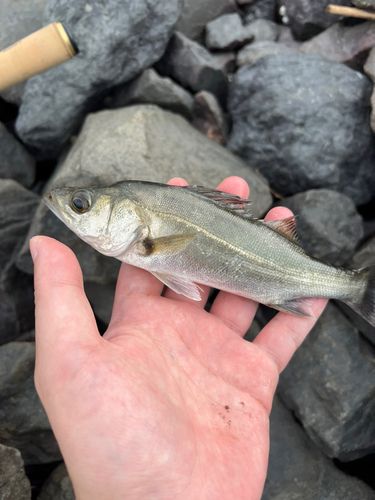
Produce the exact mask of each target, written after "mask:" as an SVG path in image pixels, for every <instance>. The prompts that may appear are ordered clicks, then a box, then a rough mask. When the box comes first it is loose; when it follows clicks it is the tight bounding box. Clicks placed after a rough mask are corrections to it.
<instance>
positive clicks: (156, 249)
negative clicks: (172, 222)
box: [137, 234, 195, 256]
mask: <svg viewBox="0 0 375 500" xmlns="http://www.w3.org/2000/svg"><path fill="white" fill-rule="evenodd" d="M194 238H195V234H172V235H170V236H161V237H160V238H150V237H147V238H144V239H143V240H142V241H140V242H138V243H137V251H138V252H139V253H140V254H141V255H143V256H148V255H156V254H158V255H162V254H165V255H167V254H173V253H178V252H181V251H182V250H184V249H185V248H186V247H187V246H188V244H189V243H190V242H191V241H192V240H193V239H194Z"/></svg>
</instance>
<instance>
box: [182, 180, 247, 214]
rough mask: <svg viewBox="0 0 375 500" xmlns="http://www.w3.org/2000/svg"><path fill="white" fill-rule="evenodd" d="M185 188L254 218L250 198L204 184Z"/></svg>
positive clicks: (184, 187)
mask: <svg viewBox="0 0 375 500" xmlns="http://www.w3.org/2000/svg"><path fill="white" fill-rule="evenodd" d="M183 189H187V190H188V191H192V192H193V193H198V194H200V195H202V196H204V197H206V198H208V199H209V200H212V201H214V202H215V203H217V204H218V205H220V206H221V207H222V208H225V209H226V210H229V211H230V212H233V213H235V214H237V215H241V216H242V217H245V218H248V219H252V218H253V217H252V214H251V201H250V200H246V199H243V198H240V197H239V196H236V195H235V194H230V193H224V192H223V191H217V190H216V189H210V188H206V187H204V186H183Z"/></svg>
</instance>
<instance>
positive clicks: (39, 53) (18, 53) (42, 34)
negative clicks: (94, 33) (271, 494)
mask: <svg viewBox="0 0 375 500" xmlns="http://www.w3.org/2000/svg"><path fill="white" fill-rule="evenodd" d="M77 52H78V50H77V47H76V45H75V44H74V42H73V41H72V40H71V38H70V37H69V35H68V33H67V32H66V30H65V28H64V26H63V25H62V24H61V23H52V24H49V25H48V26H45V27H44V28H41V29H40V30H38V31H35V32H34V33H31V35H28V36H27V37H25V38H22V39H21V40H19V41H18V42H16V43H14V44H13V45H11V46H10V47H8V48H6V49H4V50H2V51H0V91H1V90H4V89H6V88H8V87H10V86H12V85H15V84H16V83H20V82H23V81H24V80H27V79H28V78H30V77H32V76H34V75H37V74H39V73H43V72H44V71H46V70H48V69H50V68H53V67H54V66H57V65H59V64H61V63H63V62H65V61H67V60H69V59H71V58H72V57H74V56H75V55H76V54H77Z"/></svg>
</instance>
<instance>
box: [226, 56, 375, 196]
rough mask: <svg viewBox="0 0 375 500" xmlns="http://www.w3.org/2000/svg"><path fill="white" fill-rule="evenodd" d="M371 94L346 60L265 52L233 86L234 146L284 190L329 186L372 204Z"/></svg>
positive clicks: (374, 179)
mask: <svg viewBox="0 0 375 500" xmlns="http://www.w3.org/2000/svg"><path fill="white" fill-rule="evenodd" d="M332 89H334V91H333V90H332ZM370 93H371V85H370V82H369V81H368V79H367V78H366V77H365V76H364V75H362V74H361V73H358V72H356V71H354V70H352V69H350V68H348V67H346V66H344V65H343V64H339V63H333V62H330V61H326V60H324V59H322V58H320V57H318V56H313V55H307V54H297V53H295V54H280V55H278V56H269V57H264V58H262V59H260V60H258V61H257V62H256V63H255V64H253V65H252V66H245V67H243V68H241V69H240V70H239V71H238V73H237V74H236V76H235V78H234V80H233V82H232V84H231V89H230V98H229V110H230V112H231V116H232V120H233V128H232V133H231V137H230V141H229V146H230V148H231V149H232V150H233V151H235V152H237V153H239V154H240V155H241V156H242V157H243V158H247V159H248V160H249V161H251V162H252V164H253V165H254V166H255V167H256V168H258V169H259V170H260V171H261V172H262V173H263V174H264V175H265V176H266V177H267V178H268V180H269V181H270V183H271V186H272V187H273V189H274V190H275V192H277V193H280V194H283V195H290V194H294V193H298V192H300V191H305V190H307V189H313V188H320V187H325V188H330V189H334V190H337V191H340V192H342V193H344V194H346V195H348V196H350V197H351V198H352V199H353V200H354V201H355V202H356V203H357V204H363V203H366V202H367V201H369V200H370V199H371V198H372V196H373V193H374V187H375V170H374V168H373V154H374V147H373V137H372V132H371V129H370V126H369V114H370V109H369V97H370Z"/></svg>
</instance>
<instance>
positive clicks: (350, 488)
mask: <svg viewBox="0 0 375 500" xmlns="http://www.w3.org/2000/svg"><path fill="white" fill-rule="evenodd" d="M270 433H271V449H270V459H269V466H268V474H267V479H266V484H265V488H264V492H263V496H262V500H276V499H277V500H291V499H293V500H307V499H309V500H323V498H324V500H343V499H349V498H353V499H354V498H358V499H359V498H360V499H363V500H371V499H372V498H373V496H374V493H373V491H372V490H371V489H370V488H369V487H368V486H367V485H366V484H364V483H363V482H362V481H359V480H358V479H356V478H354V477H351V476H347V475H346V474H344V473H343V472H341V471H340V470H338V469H337V468H336V467H335V466H334V465H333V464H332V462H331V461H330V460H328V459H327V457H325V456H324V455H323V454H322V453H321V452H320V451H319V450H318V449H317V448H316V447H315V446H314V445H313V443H312V442H311V441H310V440H309V439H308V438H307V436H306V434H305V433H304V432H303V430H302V428H301V426H300V425H298V424H297V422H296V421H295V420H294V418H293V417H292V415H291V414H290V413H289V411H288V410H287V409H286V408H285V407H284V405H283V404H282V403H281V402H280V400H279V399H278V398H277V397H276V398H275V400H274V403H273V406H272V412H271V423H270Z"/></svg>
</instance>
